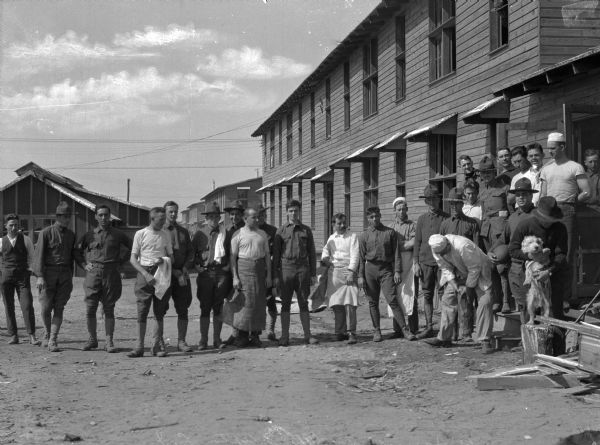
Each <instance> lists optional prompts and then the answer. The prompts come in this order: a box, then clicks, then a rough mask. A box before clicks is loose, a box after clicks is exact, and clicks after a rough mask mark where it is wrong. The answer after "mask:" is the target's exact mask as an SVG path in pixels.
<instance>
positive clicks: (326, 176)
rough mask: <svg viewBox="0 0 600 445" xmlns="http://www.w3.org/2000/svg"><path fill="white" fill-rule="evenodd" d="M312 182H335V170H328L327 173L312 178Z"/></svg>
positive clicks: (323, 172)
mask: <svg viewBox="0 0 600 445" xmlns="http://www.w3.org/2000/svg"><path fill="white" fill-rule="evenodd" d="M310 182H333V170H332V169H330V168H328V169H327V170H325V171H322V172H321V173H319V174H317V175H315V176H313V177H312V178H310Z"/></svg>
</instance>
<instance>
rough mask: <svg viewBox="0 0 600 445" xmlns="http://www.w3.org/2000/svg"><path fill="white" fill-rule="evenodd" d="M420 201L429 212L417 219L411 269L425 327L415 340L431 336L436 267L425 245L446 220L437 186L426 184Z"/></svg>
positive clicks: (446, 216) (438, 231) (427, 246)
mask: <svg viewBox="0 0 600 445" xmlns="http://www.w3.org/2000/svg"><path fill="white" fill-rule="evenodd" d="M419 198H420V199H424V200H425V204H427V207H428V208H429V210H428V211H427V213H424V214H422V215H421V216H419V219H417V228H416V233H415V246H414V250H413V267H414V270H415V276H416V277H418V278H420V280H421V289H422V291H423V305H424V308H423V309H424V311H425V323H426V327H425V330H424V331H423V332H420V333H419V334H418V335H417V339H424V338H429V337H431V336H433V295H434V293H435V291H436V282H437V275H438V270H439V269H438V265H437V262H436V261H435V258H434V257H433V255H432V253H431V249H430V248H429V245H428V244H427V240H428V239H429V237H430V236H431V235H434V234H438V233H440V226H441V225H442V221H443V220H444V219H446V218H448V216H449V215H448V214H447V213H446V212H444V211H443V210H441V209H440V204H441V202H442V194H441V193H440V191H439V189H438V187H437V185H435V184H428V185H427V186H426V187H425V190H424V191H423V195H422V196H419Z"/></svg>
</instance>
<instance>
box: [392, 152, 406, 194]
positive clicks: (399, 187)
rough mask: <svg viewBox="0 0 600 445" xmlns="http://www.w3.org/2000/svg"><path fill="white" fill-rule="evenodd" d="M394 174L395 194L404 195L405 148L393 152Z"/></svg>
mask: <svg viewBox="0 0 600 445" xmlns="http://www.w3.org/2000/svg"><path fill="white" fill-rule="evenodd" d="M394 174H395V176H396V196H406V150H398V151H396V152H395V153H394Z"/></svg>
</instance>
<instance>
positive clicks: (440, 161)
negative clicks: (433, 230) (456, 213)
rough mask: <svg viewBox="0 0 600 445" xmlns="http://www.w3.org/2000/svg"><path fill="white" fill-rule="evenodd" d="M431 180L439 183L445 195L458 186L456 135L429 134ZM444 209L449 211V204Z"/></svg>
mask: <svg viewBox="0 0 600 445" xmlns="http://www.w3.org/2000/svg"><path fill="white" fill-rule="evenodd" d="M429 182H430V183H432V184H437V185H438V187H439V189H440V190H441V191H442V192H443V194H444V196H448V191H449V190H450V189H451V188H452V187H456V135H446V134H433V135H431V136H429ZM444 203H447V201H444ZM444 210H446V211H449V208H448V205H447V204H444Z"/></svg>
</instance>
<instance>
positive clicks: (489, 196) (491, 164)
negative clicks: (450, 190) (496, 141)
mask: <svg viewBox="0 0 600 445" xmlns="http://www.w3.org/2000/svg"><path fill="white" fill-rule="evenodd" d="M479 172H480V175H481V188H480V189H479V200H480V201H481V205H482V213H483V221H482V223H481V238H482V240H483V247H484V249H485V252H486V253H487V252H490V250H491V248H492V246H493V245H494V243H495V242H496V240H497V239H498V238H499V237H500V236H502V234H503V233H504V227H505V226H506V223H507V221H508V200H507V199H508V190H509V188H510V187H509V186H508V185H507V183H506V180H505V178H503V177H496V160H495V159H494V158H493V157H492V156H490V155H485V156H484V157H483V158H482V159H481V161H480V162H479ZM492 282H493V287H492V291H493V295H494V305H493V306H494V311H495V312H497V311H499V310H500V309H502V311H503V312H510V311H511V310H512V309H514V301H513V300H512V298H511V296H510V288H509V285H508V270H507V268H506V266H505V265H504V264H497V265H495V266H494V267H493V268H492Z"/></svg>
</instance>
